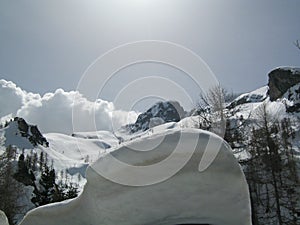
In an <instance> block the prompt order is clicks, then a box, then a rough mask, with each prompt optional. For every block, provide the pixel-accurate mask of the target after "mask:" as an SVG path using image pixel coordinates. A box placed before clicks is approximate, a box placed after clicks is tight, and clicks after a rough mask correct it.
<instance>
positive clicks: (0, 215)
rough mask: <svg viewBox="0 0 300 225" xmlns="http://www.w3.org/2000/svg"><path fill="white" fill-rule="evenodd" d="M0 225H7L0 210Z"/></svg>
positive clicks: (4, 216)
mask: <svg viewBox="0 0 300 225" xmlns="http://www.w3.org/2000/svg"><path fill="white" fill-rule="evenodd" d="M0 224H1V225H9V224H8V220H7V218H6V215H5V213H4V212H2V211H1V210H0Z"/></svg>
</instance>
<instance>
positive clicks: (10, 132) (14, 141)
mask: <svg viewBox="0 0 300 225" xmlns="http://www.w3.org/2000/svg"><path fill="white" fill-rule="evenodd" d="M1 131H2V132H1V133H2V134H3V133H4V137H5V144H4V145H5V146H9V145H14V146H16V147H18V148H20V149H33V145H32V143H31V142H30V141H29V140H28V139H27V138H26V137H22V135H21V134H20V131H19V129H18V122H17V121H12V122H10V124H9V126H7V127H5V128H4V129H2V130H1ZM3 131H4V132H3Z"/></svg>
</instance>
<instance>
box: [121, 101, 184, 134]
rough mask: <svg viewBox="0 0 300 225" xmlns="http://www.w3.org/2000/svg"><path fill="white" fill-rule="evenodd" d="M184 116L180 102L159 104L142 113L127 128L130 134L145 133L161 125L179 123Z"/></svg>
mask: <svg viewBox="0 0 300 225" xmlns="http://www.w3.org/2000/svg"><path fill="white" fill-rule="evenodd" d="M184 115H185V112H184V109H183V108H182V107H181V105H180V104H179V103H178V102H176V101H165V102H158V103H156V104H154V105H153V106H152V107H150V108H149V109H148V110H147V111H146V112H144V113H141V114H140V115H139V116H138V118H137V120H136V122H135V123H134V124H129V125H127V126H126V127H127V129H128V130H129V131H130V133H135V132H138V131H145V130H148V129H149V128H151V127H154V126H157V125H160V124H164V123H168V122H178V121H180V120H181V119H182V118H183V117H184Z"/></svg>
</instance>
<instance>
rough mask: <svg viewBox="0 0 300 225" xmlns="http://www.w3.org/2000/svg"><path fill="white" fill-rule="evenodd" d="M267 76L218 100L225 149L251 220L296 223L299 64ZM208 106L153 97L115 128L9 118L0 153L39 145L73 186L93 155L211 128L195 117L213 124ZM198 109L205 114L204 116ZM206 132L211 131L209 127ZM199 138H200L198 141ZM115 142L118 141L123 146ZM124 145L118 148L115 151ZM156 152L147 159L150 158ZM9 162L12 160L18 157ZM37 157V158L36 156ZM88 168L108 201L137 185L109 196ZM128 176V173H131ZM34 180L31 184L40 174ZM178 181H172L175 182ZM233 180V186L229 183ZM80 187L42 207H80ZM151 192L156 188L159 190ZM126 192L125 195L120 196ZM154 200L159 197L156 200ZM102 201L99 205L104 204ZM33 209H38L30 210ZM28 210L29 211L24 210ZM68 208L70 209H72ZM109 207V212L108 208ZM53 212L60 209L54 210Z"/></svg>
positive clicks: (125, 156) (35, 149) (299, 203)
mask: <svg viewBox="0 0 300 225" xmlns="http://www.w3.org/2000/svg"><path fill="white" fill-rule="evenodd" d="M268 77H269V82H268V85H267V86H263V87H261V88H259V89H257V90H254V91H251V92H248V93H244V94H242V95H240V96H238V97H237V98H235V99H234V100H233V101H231V102H229V103H226V105H224V109H223V110H224V116H225V119H226V130H225V134H224V139H225V140H226V141H227V143H228V144H229V145H230V146H231V149H232V150H231V151H232V152H233V154H234V156H235V157H236V159H237V160H238V161H239V163H240V165H241V168H242V169H243V171H244V173H245V175H246V179H247V182H248V185H249V188H250V194H251V199H252V220H253V224H254V225H256V224H278V223H279V222H278V221H280V220H281V222H282V224H284V223H286V224H288V223H290V224H293V223H292V222H294V224H297V223H298V222H299V221H300V218H299V215H300V211H299V208H300V199H299V196H300V193H299V190H300V188H299V179H298V178H299V176H300V174H299V171H300V168H299V164H300V163H299V160H300V147H299V146H300V122H299V121H300V81H299V80H298V77H299V69H298V68H288V67H283V68H276V69H274V70H272V71H271V72H270V73H269V74H268ZM214 113H215V112H210V114H209V115H208V114H207V113H206V114H204V115H195V114H192V115H193V116H186V115H189V114H188V113H185V112H184V109H183V108H182V107H181V106H180V104H179V103H178V102H172V101H167V102H158V103H156V104H154V105H153V106H152V107H150V108H149V109H148V110H147V111H146V112H144V113H142V114H140V115H139V117H138V118H137V120H136V122H135V123H133V124H129V125H127V126H125V127H123V128H122V129H120V130H117V131H115V132H109V131H94V132H76V133H74V134H72V135H66V134H59V133H48V134H43V135H42V134H40V132H37V131H35V128H32V127H33V126H32V125H28V124H27V123H26V121H24V120H23V119H21V118H16V119H15V120H14V121H11V122H10V123H9V124H8V126H6V127H5V128H3V129H1V130H0V134H1V135H2V136H1V137H2V138H1V140H2V141H1V142H2V144H3V146H2V147H1V148H0V153H3V152H5V146H8V145H14V146H17V148H18V155H17V156H20V154H21V153H22V152H24V154H25V157H26V155H30V154H31V153H33V154H34V153H36V154H37V155H40V154H41V153H42V152H43V153H47V157H48V161H49V162H51V161H52V165H53V168H55V171H56V174H57V183H59V181H61V180H64V177H67V179H66V180H67V183H69V184H70V183H71V182H73V183H76V184H79V186H78V190H79V191H80V193H81V192H82V191H83V187H84V186H85V185H86V176H85V172H86V169H87V168H89V165H91V164H92V165H98V166H99V163H100V162H103V161H101V160H102V159H103V157H104V158H106V157H108V155H110V154H108V153H112V155H114V156H119V157H121V158H120V160H121V161H122V160H125V161H126V162H127V161H129V162H131V161H132V160H135V159H141V158H139V157H140V154H141V151H146V150H151V149H152V147H153V146H160V144H161V143H165V144H167V145H168V144H171V143H169V142H168V141H167V140H164V137H166V136H168V134H170V133H176V132H178V131H181V130H186V129H188V130H189V129H191V128H197V131H194V130H193V132H190V130H189V133H194V132H196V133H198V132H200V133H201V132H204V133H205V132H206V131H203V130H202V131H200V129H199V128H201V129H207V130H208V131H212V132H213V131H214V130H213V129H211V127H210V126H203V124H202V123H205V122H207V120H215V121H212V122H214V123H215V124H218V122H219V120H220V117H219V116H218V114H216V115H217V116H212V115H213V114H214ZM190 115H191V114H190ZM205 116H208V117H207V118H205ZM32 129H33V131H32ZM36 129H37V128H36ZM210 129H211V130H210ZM39 134H40V135H39ZM209 134H210V135H211V133H209ZM161 140H162V142H161ZM188 140H189V141H192V140H193V139H192V138H187V140H184V143H185V146H187V147H188V146H190V143H189V141H188ZM164 141H165V142H164ZM202 144H203V143H202ZM126 146H134V147H137V148H138V149H135V148H134V149H133V150H134V151H132V152H130V150H129V149H128V148H126ZM203 146H205V145H204V144H203ZM158 148H159V147H158ZM23 149H24V150H23ZM119 149H122V151H121V150H119ZM159 149H160V150H161V151H163V149H167V148H159ZM123 150H124V153H121V152H123ZM138 150H141V151H138ZM128 151H129V152H128ZM226 151H227V150H226ZM150 152H152V151H149V154H152V153H150ZM154 152H155V151H154ZM133 154H135V155H133ZM153 154H154V153H153ZM136 157H137V158H136ZM16 158H18V157H16ZM99 158H100V159H99ZM155 160H156V159H153V161H155ZM13 162H14V163H15V164H17V160H15V161H13ZM107 162H109V161H107ZM151 162H152V159H151V160H148V161H147V163H151ZM155 162H156V161H155ZM197 162H198V163H199V161H197ZM93 163H94V164H93ZM136 163H138V162H136ZM37 165H38V166H39V163H38V164H37ZM138 165H139V164H138ZM105 166H107V168H109V169H107V171H110V172H112V173H113V172H114V168H111V164H110V163H106V164H105ZM105 168H106V167H105ZM88 171H90V172H88V173H89V174H90V175H91V176H92V177H93V178H94V179H95V180H93V178H90V179H91V183H93V185H92V186H93V187H98V185H99V187H100V186H101V185H104V187H102V186H101V188H100V189H99V190H98V191H99V195H98V194H97V199H98V197H99V196H102V194H107V195H108V197H107V199H106V197H105V201H106V202H107V204H106V205H105V207H107V205H108V204H109V202H110V199H111V201H112V202H113V203H116V204H118V205H120V204H123V203H122V201H123V200H124V199H125V200H126V199H127V200H128V199H132V198H134V195H135V193H136V192H135V191H133V190H135V188H132V189H131V188H124V189H122V188H121V189H120V194H116V196H115V195H114V192H111V193H110V189H109V188H108V189H107V187H109V185H110V184H108V183H107V182H105V181H104V182H103V184H99V183H97V182H98V180H99V179H100V178H99V174H94V173H92V172H91V171H92V168H89V169H88ZM222 171H223V170H221V172H222ZM224 171H225V169H224ZM61 172H62V173H61ZM179 174H180V173H179ZM35 175H36V177H37V179H39V176H38V174H37V173H36V174H35ZM229 175H230V174H223V178H220V179H225V180H226V178H227V176H229ZM88 176H89V175H88ZM195 176H196V175H195ZM125 178H126V177H125ZM125 178H124V179H125ZM127 178H128V179H133V178H132V177H131V176H129V177H127ZM127 178H126V179H127ZM101 180H102V179H101ZM188 182H190V177H189V179H186V180H185V182H183V183H184V184H187V183H188ZM36 183H37V184H38V183H39V182H36ZM106 185H107V186H106ZM179 186H180V184H179V183H177V184H176V186H175V188H178V187H179ZM182 187H185V188H187V189H189V187H187V186H186V185H182ZM192 187H193V186H191V188H192ZM89 188H91V186H88V187H86V189H89ZM168 188H169V190H171V189H172V187H170V186H169V187H168ZM232 188H234V185H233V186H232ZM117 189H118V188H117ZM113 190H114V189H113ZM118 190H119V189H118ZM122 190H125V192H124V193H123V192H122ZM184 190H185V189H183V191H184ZM189 190H191V189H189ZM106 191H107V192H106ZM127 191H128V193H127ZM219 191H220V190H218V191H217V192H219ZM100 192H101V193H100ZM129 192H130V193H129ZM28 193H29V196H30V194H32V193H33V192H32V190H31V192H30V191H29V192H28ZM83 193H85V194H83V196H84V197H82V198H81V199H80V198H79V200H78V199H76V200H75V201H70V202H69V203H67V202H64V203H59V204H56V205H52V206H50V207H46V208H45V210H46V209H49V210H50V211H53V212H58V211H57V209H65V206H68V207H69V205H72V207H73V206H74V207H75V206H76V207H79V208H80V206H81V201H82V199H85V196H86V195H88V194H87V193H88V192H84V191H83ZM92 193H96V192H92ZM97 193H98V192H97ZM122 193H123V194H124V196H123V197H124V198H123V197H122ZM141 193H142V192H141ZM148 193H152V192H151V191H150V192H148ZM157 193H159V190H158V192H157ZM127 194H128V196H130V198H129V197H128V198H125V195H127ZM154 194H155V193H153V195H154ZM147 195H148V194H147V193H143V194H142V195H140V198H141V202H142V200H143V199H144V198H146V197H147ZM177 195H178V197H180V194H178V193H177ZM207 195H214V193H211V192H209V193H208V194H207ZM117 196H121V197H120V199H119V200H116V199H117V198H118V197H117ZM151 196H152V195H151ZM158 197H159V196H158ZM95 198H96V197H95ZM101 198H102V197H100V198H99V201H100V202H99V204H100V203H101ZM187 198H188V197H187ZM220 198H221V197H220ZM86 199H88V198H86ZM174 199H175V198H174ZM176 199H177V197H176ZM127 200H126V201H127ZM193 200H194V199H193V198H191V199H190V201H193ZM97 201H98V200H97ZM153 201H154V199H153ZM232 201H234V200H232ZM147 202H151V199H147ZM161 202H164V201H163V200H162V201H161ZM166 202H167V200H166ZM23 203H25V204H26V201H23ZM97 203H98V202H97ZM177 203H178V202H177ZM177 203H176V204H175V203H174V205H177ZM101 204H102V203H101ZM128 204H129V203H128ZM140 204H142V203H140ZM155 204H156V205H160V204H161V203H157V202H156V203H155ZM161 205H163V204H161ZM131 206H132V205H131ZM56 207H57V208H56ZM105 207H104V208H103V210H105ZM178 207H180V206H178ZM87 210H88V209H87ZM93 210H95V209H92V210H91V211H89V212H93ZM149 210H150V209H149ZM164 210H165V209H164ZM183 211H184V210H183ZM36 212H37V213H38V212H40V211H39V210H37V211H36ZM120 212H123V211H120ZM34 213H35V211H34V212H33V213H31V215H33V214H34ZM72 213H74V212H73V211H72ZM113 213H114V212H111V214H110V213H108V214H109V215H113ZM57 215H58V216H63V215H62V214H60V213H58V214H57ZM79 215H80V214H79ZM120 218H121V217H120ZM149 221H150V220H149ZM295 221H296V222H295ZM183 222H185V221H183ZM25 224H26V223H25Z"/></svg>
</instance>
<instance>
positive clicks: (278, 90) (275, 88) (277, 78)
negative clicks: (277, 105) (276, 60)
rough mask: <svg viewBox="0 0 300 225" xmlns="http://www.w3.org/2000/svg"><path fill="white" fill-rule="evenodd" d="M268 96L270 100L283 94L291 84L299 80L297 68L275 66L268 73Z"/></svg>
mask: <svg viewBox="0 0 300 225" xmlns="http://www.w3.org/2000/svg"><path fill="white" fill-rule="evenodd" d="M268 76H269V83H268V85H269V96H270V100H271V101H275V100H276V99H278V98H280V97H282V96H283V94H284V93H286V91H287V90H288V89H289V88H291V87H292V86H294V85H296V84H298V83H299V82H300V69H299V68H277V69H275V70H273V71H271V72H270V73H269V75H268Z"/></svg>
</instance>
